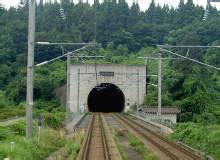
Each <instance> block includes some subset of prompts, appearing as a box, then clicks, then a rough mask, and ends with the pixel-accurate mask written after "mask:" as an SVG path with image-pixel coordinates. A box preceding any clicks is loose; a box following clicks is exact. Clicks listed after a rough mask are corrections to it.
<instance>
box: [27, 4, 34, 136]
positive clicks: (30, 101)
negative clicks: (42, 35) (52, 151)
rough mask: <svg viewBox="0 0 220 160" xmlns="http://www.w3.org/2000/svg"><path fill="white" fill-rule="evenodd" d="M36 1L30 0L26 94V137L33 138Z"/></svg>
mask: <svg viewBox="0 0 220 160" xmlns="http://www.w3.org/2000/svg"><path fill="white" fill-rule="evenodd" d="M35 10H36V0H29V24H28V61H27V92H26V103H27V106H26V137H27V138H31V137H32V126H33V122H32V121H33V75H34V73H33V72H34V37H35Z"/></svg>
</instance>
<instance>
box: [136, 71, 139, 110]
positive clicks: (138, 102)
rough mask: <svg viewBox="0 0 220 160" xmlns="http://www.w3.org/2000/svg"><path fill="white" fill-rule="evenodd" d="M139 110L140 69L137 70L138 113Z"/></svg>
mask: <svg viewBox="0 0 220 160" xmlns="http://www.w3.org/2000/svg"><path fill="white" fill-rule="evenodd" d="M138 108H139V69H138V70H137V109H136V110H137V112H138Z"/></svg>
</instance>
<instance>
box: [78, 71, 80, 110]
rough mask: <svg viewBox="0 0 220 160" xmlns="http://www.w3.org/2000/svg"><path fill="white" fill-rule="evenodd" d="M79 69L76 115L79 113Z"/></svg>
mask: <svg viewBox="0 0 220 160" xmlns="http://www.w3.org/2000/svg"><path fill="white" fill-rule="evenodd" d="M79 85H80V69H78V86H77V87H78V88H77V113H78V112H79V89H80V86H79Z"/></svg>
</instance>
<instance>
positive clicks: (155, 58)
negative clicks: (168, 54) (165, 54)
mask: <svg viewBox="0 0 220 160" xmlns="http://www.w3.org/2000/svg"><path fill="white" fill-rule="evenodd" d="M138 58H139V59H153V60H158V59H159V58H157V57H138ZM161 59H162V60H165V59H180V58H161Z"/></svg>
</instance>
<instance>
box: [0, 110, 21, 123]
mask: <svg viewBox="0 0 220 160" xmlns="http://www.w3.org/2000/svg"><path fill="white" fill-rule="evenodd" d="M24 114H25V110H24V109H23V108H19V107H10V108H3V109H1V112H0V120H4V119H10V118H13V117H16V116H18V117H19V116H20V117H22V116H24Z"/></svg>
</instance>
